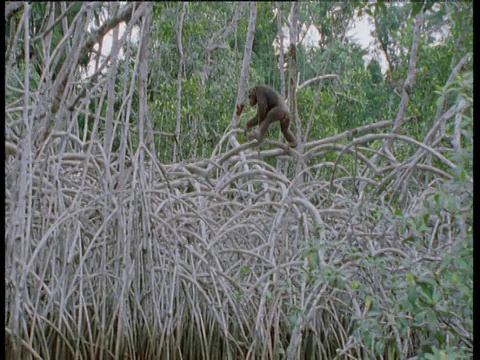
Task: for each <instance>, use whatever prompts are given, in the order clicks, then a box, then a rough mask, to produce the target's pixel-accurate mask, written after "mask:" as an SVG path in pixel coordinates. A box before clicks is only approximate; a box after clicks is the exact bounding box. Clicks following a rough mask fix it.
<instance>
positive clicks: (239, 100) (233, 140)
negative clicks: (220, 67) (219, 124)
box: [229, 1, 257, 147]
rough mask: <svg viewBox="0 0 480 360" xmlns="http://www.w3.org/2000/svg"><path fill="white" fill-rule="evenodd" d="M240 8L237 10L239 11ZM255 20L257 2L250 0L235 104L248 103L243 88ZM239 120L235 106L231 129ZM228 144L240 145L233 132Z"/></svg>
mask: <svg viewBox="0 0 480 360" xmlns="http://www.w3.org/2000/svg"><path fill="white" fill-rule="evenodd" d="M242 8H243V7H242ZM242 8H240V9H239V10H238V12H239V13H240V12H241V10H242ZM256 20H257V3H256V2H253V1H252V2H251V3H250V15H249V18H248V29H247V40H246V41H245V50H244V53H243V63H242V70H241V72H240V80H239V82H238V91H237V100H236V103H235V105H242V104H243V105H244V106H248V104H246V103H245V90H246V89H245V88H246V85H247V78H248V70H249V66H250V59H251V57H252V47H253V38H254V36H255V22H256ZM239 120H240V116H237V114H236V108H234V110H233V117H232V126H231V130H235V129H236V128H237V126H238V122H239ZM229 145H230V146H233V147H237V146H239V145H240V144H239V143H238V141H237V139H236V138H235V134H234V133H232V134H230V136H229Z"/></svg>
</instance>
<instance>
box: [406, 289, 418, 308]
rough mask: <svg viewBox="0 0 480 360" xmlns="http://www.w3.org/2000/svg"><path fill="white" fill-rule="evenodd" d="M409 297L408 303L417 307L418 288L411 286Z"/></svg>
mask: <svg viewBox="0 0 480 360" xmlns="http://www.w3.org/2000/svg"><path fill="white" fill-rule="evenodd" d="M407 297H408V301H409V302H410V303H411V304H412V305H415V303H416V301H417V287H416V286H410V288H409V289H408V291H407Z"/></svg>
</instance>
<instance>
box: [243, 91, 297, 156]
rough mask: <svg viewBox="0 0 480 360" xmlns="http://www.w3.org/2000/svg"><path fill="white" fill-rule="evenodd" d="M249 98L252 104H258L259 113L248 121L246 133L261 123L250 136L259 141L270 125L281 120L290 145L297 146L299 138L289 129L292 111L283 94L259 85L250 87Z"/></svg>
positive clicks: (281, 125)
mask: <svg viewBox="0 0 480 360" xmlns="http://www.w3.org/2000/svg"><path fill="white" fill-rule="evenodd" d="M248 98H249V99H250V106H255V105H257V114H256V115H255V116H254V117H253V118H251V119H250V120H248V121H247V123H246V125H245V135H247V131H248V129H250V128H251V127H253V126H255V125H259V130H258V131H254V132H252V133H251V134H250V136H252V137H254V138H255V139H257V140H258V141H263V139H264V138H265V135H266V133H267V130H268V128H269V127H270V125H271V124H272V123H273V122H275V121H280V129H281V130H282V134H283V136H284V137H285V139H286V140H287V141H288V146H290V147H292V148H294V147H296V146H297V140H296V139H295V136H294V135H293V134H292V132H291V131H290V130H289V129H288V127H289V125H290V119H291V116H290V112H289V111H288V108H287V105H286V104H285V100H283V98H282V96H281V95H280V94H278V93H277V92H276V91H275V90H273V89H272V88H270V87H268V86H266V85H258V86H255V87H254V88H252V89H250V91H249V92H248Z"/></svg>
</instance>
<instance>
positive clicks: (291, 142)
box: [280, 113, 297, 148]
mask: <svg viewBox="0 0 480 360" xmlns="http://www.w3.org/2000/svg"><path fill="white" fill-rule="evenodd" d="M289 126H290V116H289V115H288V114H287V113H285V116H284V118H283V119H282V120H280V129H281V130H282V134H283V136H284V137H285V139H286V140H287V142H288V146H289V147H291V148H294V147H297V139H296V138H295V135H293V133H292V132H291V131H290V129H289Z"/></svg>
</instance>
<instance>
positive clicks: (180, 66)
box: [173, 2, 187, 163]
mask: <svg viewBox="0 0 480 360" xmlns="http://www.w3.org/2000/svg"><path fill="white" fill-rule="evenodd" d="M186 6H187V3H186V2H184V3H183V4H182V10H181V12H180V18H179V20H178V24H177V47H178V53H179V54H180V61H179V64H178V74H177V124H176V126H175V143H174V145H173V162H174V163H175V162H177V157H178V152H179V151H180V148H181V139H180V132H181V130H182V72H183V67H184V65H185V54H184V53H183V44H182V31H183V19H184V17H185V9H186ZM178 7H179V8H180V4H179V5H178Z"/></svg>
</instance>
